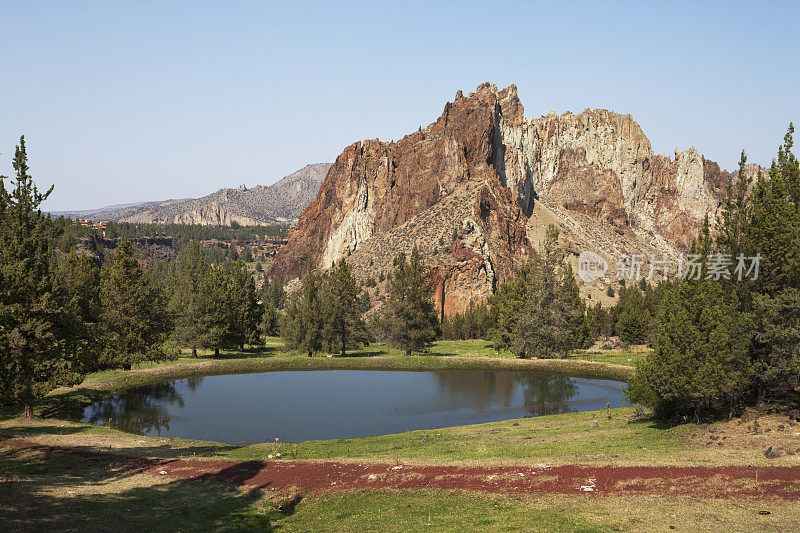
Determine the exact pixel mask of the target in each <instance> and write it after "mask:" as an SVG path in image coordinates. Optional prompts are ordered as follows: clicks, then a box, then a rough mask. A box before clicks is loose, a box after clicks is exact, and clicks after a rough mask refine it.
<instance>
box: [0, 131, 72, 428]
mask: <svg viewBox="0 0 800 533" xmlns="http://www.w3.org/2000/svg"><path fill="white" fill-rule="evenodd" d="M13 168H14V172H15V174H14V177H13V178H12V179H10V180H9V182H10V184H11V185H12V189H11V190H10V191H9V190H7V189H6V188H5V180H7V179H8V178H6V177H0V368H1V369H2V372H0V403H2V404H3V405H9V406H16V405H22V406H23V407H24V413H25V417H26V418H31V417H32V416H33V404H34V402H35V401H36V400H37V399H38V398H41V397H42V396H44V395H45V394H47V393H48V392H50V391H51V390H53V389H54V388H56V387H58V386H61V385H69V384H72V383H75V382H76V381H78V379H79V378H80V372H81V370H82V368H81V367H80V363H79V361H76V360H74V359H73V358H72V357H70V354H67V353H65V351H64V342H63V340H62V332H61V331H59V324H63V317H62V316H61V313H62V311H61V310H60V306H59V304H58V302H57V299H56V298H55V296H54V294H53V258H52V255H51V251H50V239H51V232H52V222H51V221H50V217H49V216H47V215H45V214H44V213H42V212H41V210H40V209H39V207H40V205H41V203H42V202H43V201H45V200H46V199H47V198H48V196H50V193H51V192H52V191H53V187H50V189H48V190H47V191H46V192H44V193H42V192H40V191H39V189H38V188H37V187H36V185H35V184H34V182H33V179H32V178H31V176H30V175H29V174H28V171H29V168H28V155H27V151H26V147H25V138H24V137H20V142H19V146H17V148H16V150H15V153H14V159H13Z"/></svg>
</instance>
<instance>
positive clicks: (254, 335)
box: [228, 261, 261, 349]
mask: <svg viewBox="0 0 800 533" xmlns="http://www.w3.org/2000/svg"><path fill="white" fill-rule="evenodd" d="M228 277H229V280H228V283H229V284H228V292H229V294H228V300H229V305H230V310H231V318H232V324H231V326H232V328H231V331H232V339H231V340H232V341H233V343H234V344H235V345H237V346H238V347H239V348H240V349H244V345H245V344H258V343H259V331H258V330H259V324H260V321H261V317H260V316H259V315H260V307H259V305H258V298H257V297H256V286H255V281H254V280H253V276H251V275H250V273H249V272H248V271H247V267H246V266H245V264H244V263H242V262H240V261H237V262H235V263H233V264H232V265H231V267H230V271H229V272H228Z"/></svg>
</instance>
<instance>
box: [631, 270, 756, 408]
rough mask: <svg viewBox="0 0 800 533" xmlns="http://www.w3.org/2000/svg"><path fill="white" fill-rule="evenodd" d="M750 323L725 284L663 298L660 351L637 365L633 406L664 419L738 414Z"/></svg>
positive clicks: (692, 285) (694, 286)
mask: <svg viewBox="0 0 800 533" xmlns="http://www.w3.org/2000/svg"><path fill="white" fill-rule="evenodd" d="M748 320H749V319H748V317H747V316H746V315H744V314H742V313H740V312H739V311H738V310H737V302H736V295H735V293H732V292H730V291H727V290H725V289H724V287H723V286H722V284H720V283H717V282H714V281H708V280H702V281H684V282H681V283H678V284H676V285H675V286H674V287H673V288H672V289H671V290H668V291H667V292H666V294H665V296H664V301H663V304H662V306H661V311H660V313H659V315H658V321H659V324H660V327H659V329H658V335H657V340H656V344H655V348H654V350H653V352H652V353H651V354H650V355H648V357H647V358H646V359H645V360H644V361H642V362H640V363H639V364H638V365H637V368H636V374H635V375H634V378H633V381H632V383H631V385H630V388H629V391H628V393H629V395H630V398H631V400H632V401H634V402H637V403H641V404H645V405H648V406H650V407H652V408H653V409H654V410H655V412H656V414H657V415H658V416H660V417H662V418H670V417H675V416H691V417H693V418H695V419H697V420H699V419H700V418H701V417H705V416H712V415H715V414H717V413H720V412H726V411H727V412H729V411H730V410H731V409H732V408H735V407H736V406H737V405H738V403H739V401H740V399H741V398H742V396H743V394H744V392H745V390H746V387H747V380H748V370H747V362H748V351H747V348H748V341H749V337H748V327H749V324H748Z"/></svg>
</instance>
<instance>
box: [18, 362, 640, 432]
mask: <svg viewBox="0 0 800 533" xmlns="http://www.w3.org/2000/svg"><path fill="white" fill-rule="evenodd" d="M282 370H419V371H425V370H530V371H537V372H549V373H553V374H560V375H568V376H571V377H579V378H594V379H606V380H613V381H621V382H629V381H630V379H631V378H632V377H633V375H634V373H635V369H634V368H633V367H629V366H624V365H615V364H611V363H602V362H595V361H584V360H578V359H510V358H501V357H458V356H444V355H435V356H431V355H411V356H370V357H359V356H350V357H337V356H333V357H327V356H315V357H300V356H290V357H285V356H284V357H276V356H267V357H257V356H256V357H247V358H241V357H225V356H222V357H220V358H219V359H211V360H201V361H197V362H194V361H191V360H190V359H187V358H182V359H181V360H179V361H178V362H170V363H166V364H160V365H157V366H153V367H148V368H135V369H133V370H128V371H116V372H111V373H109V372H105V373H100V374H96V375H90V376H89V377H87V378H86V379H85V380H84V381H83V382H82V383H80V384H78V385H75V386H72V387H62V388H60V389H56V390H55V391H53V392H52V393H51V394H50V395H49V396H47V397H45V398H43V399H42V400H41V402H40V404H39V405H38V406H37V409H36V411H37V416H40V417H48V418H65V419H71V420H79V419H80V417H81V414H82V411H83V408H84V407H86V406H87V405H90V404H91V403H93V402H96V401H98V400H101V399H103V398H105V397H107V396H109V395H111V394H113V393H114V392H117V391H120V390H124V389H129V388H132V387H138V386H141V385H149V384H153V383H158V382H161V381H170V380H175V379H185V378H191V377H199V376H214V375H225V374H247V373H258V372H273V371H282ZM4 418H14V414H11V416H5V417H4Z"/></svg>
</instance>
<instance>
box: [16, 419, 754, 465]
mask: <svg viewBox="0 0 800 533" xmlns="http://www.w3.org/2000/svg"><path fill="white" fill-rule="evenodd" d="M632 415H633V410H632V409H630V408H619V409H610V410H602V411H594V412H583V413H568V414H561V415H548V416H540V417H531V418H523V419H517V420H505V421H500V422H490V423H485V424H475V425H469V426H457V427H449V428H441V429H432V430H419V431H408V432H405V433H398V434H393V435H380V436H374V437H365V438H358V439H332V440H318V441H307V442H302V443H299V444H298V446H297V454H296V458H297V459H302V460H306V459H337V460H367V461H378V462H390V463H396V462H401V461H409V462H414V463H436V464H445V463H451V464H453V463H455V464H463V463H464V462H483V463H498V462H501V463H509V464H511V463H516V464H521V463H526V464H530V463H531V462H534V463H548V464H573V463H582V464H687V463H691V464H711V463H712V462H713V461H712V459H713V456H710V455H709V454H710V453H711V452H713V451H714V450H710V451H708V450H707V449H703V450H697V448H695V447H694V446H692V445H691V442H690V438H689V437H690V435H691V433H692V432H693V431H695V430H696V429H697V426H696V425H695V424H682V425H680V426H674V427H663V426H660V425H658V424H656V423H654V422H653V421H650V420H644V421H634V420H631V417H632ZM609 416H610V417H611V418H609ZM593 419H595V420H597V421H598V427H591V421H592V420H593ZM0 428H2V431H3V432H4V433H7V434H11V435H13V436H17V437H22V438H29V439H31V438H33V439H38V440H39V441H41V442H48V443H53V444H59V445H64V446H70V447H83V448H85V449H87V450H93V451H103V452H105V451H114V452H115V453H122V454H128V455H148V456H157V457H179V456H193V457H205V458H223V459H231V460H241V461H247V460H265V461H266V460H268V455H269V454H272V453H273V444H272V443H262V444H254V445H251V446H234V445H228V444H221V443H217V442H208V441H198V440H191V439H180V438H172V439H168V438H160V437H152V438H151V437H142V436H139V435H133V434H130V433H124V432H121V431H117V430H114V429H110V428H107V427H98V426H93V425H91V424H80V423H75V422H67V421H58V420H34V421H33V422H30V423H27V422H22V421H14V420H12V421H7V422H5V423H2V424H0ZM42 439H44V440H42ZM265 440H266V439H265ZM279 451H280V452H281V453H282V455H283V457H284V458H286V459H290V458H292V457H293V447H292V445H291V444H286V443H285V444H281V445H280V450H279ZM757 452H758V453H754V454H753V457H752V458H750V457H748V458H747V459H748V460H755V461H758V460H759V457H760V455H761V454H760V452H759V451H758V450H757ZM761 459H763V461H768V460H767V459H764V458H763V457H761Z"/></svg>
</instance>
